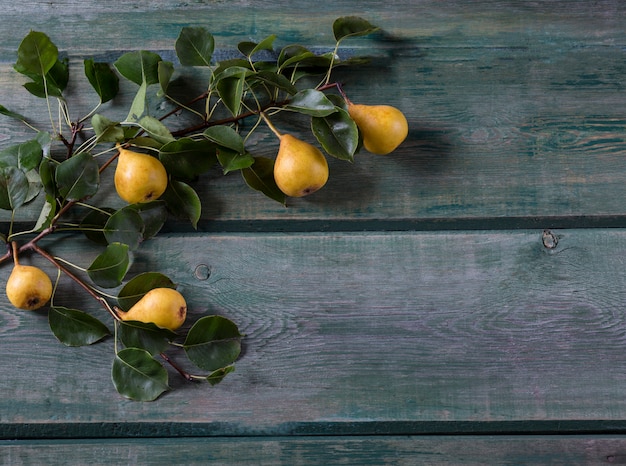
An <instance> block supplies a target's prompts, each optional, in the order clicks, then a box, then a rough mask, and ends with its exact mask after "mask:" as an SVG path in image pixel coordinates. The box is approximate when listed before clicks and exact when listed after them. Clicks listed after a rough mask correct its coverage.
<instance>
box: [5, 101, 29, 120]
mask: <svg viewBox="0 0 626 466" xmlns="http://www.w3.org/2000/svg"><path fill="white" fill-rule="evenodd" d="M0 115H4V116H8V117H10V118H15V119H16V120H21V121H26V117H24V116H22V115H20V114H19V113H15V112H12V111H11V110H9V109H7V108H6V107H5V106H3V105H0Z"/></svg>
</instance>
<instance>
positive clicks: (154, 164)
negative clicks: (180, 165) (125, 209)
mask: <svg viewBox="0 0 626 466" xmlns="http://www.w3.org/2000/svg"><path fill="white" fill-rule="evenodd" d="M117 149H118V150H119V152H120V155H119V158H118V161H117V167H116V169H115V178H114V181H115V189H116V191H117V194H118V195H119V196H120V197H121V198H122V199H124V200H125V201H126V202H128V203H129V204H135V203H137V202H149V201H154V200H155V199H158V198H159V197H161V195H162V194H163V193H164V192H165V189H166V188H167V172H166V171H165V167H164V166H163V164H162V163H161V161H160V160H159V159H157V158H155V157H152V156H151V155H148V154H142V153H141V152H134V151H131V150H128V149H124V148H122V147H121V146H120V145H119V144H118V145H117Z"/></svg>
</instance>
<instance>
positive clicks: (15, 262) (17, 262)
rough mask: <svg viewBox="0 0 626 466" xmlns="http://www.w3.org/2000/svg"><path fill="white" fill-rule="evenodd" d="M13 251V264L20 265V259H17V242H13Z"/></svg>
mask: <svg viewBox="0 0 626 466" xmlns="http://www.w3.org/2000/svg"><path fill="white" fill-rule="evenodd" d="M11 250H12V251H13V264H14V265H15V266H18V265H20V263H19V261H18V259H17V251H18V249H17V243H16V242H15V241H11Z"/></svg>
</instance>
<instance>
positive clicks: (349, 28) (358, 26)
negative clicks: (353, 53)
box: [333, 16, 380, 42]
mask: <svg viewBox="0 0 626 466" xmlns="http://www.w3.org/2000/svg"><path fill="white" fill-rule="evenodd" d="M379 29H380V28H379V27H377V26H374V25H373V24H371V23H370V22H369V21H367V20H365V19H363V18H359V17H358V16H343V17H341V18H337V19H336V20H335V21H334V22H333V34H334V35H335V39H336V40H337V42H339V41H341V40H343V39H345V38H346V37H356V36H365V35H367V34H371V33H372V32H375V31H378V30H379Z"/></svg>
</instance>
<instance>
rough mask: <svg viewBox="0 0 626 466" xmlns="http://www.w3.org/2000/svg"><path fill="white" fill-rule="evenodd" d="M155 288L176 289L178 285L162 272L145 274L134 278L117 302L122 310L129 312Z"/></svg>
mask: <svg viewBox="0 0 626 466" xmlns="http://www.w3.org/2000/svg"><path fill="white" fill-rule="evenodd" d="M154 288H173V289H176V285H175V284H174V282H173V281H172V280H171V279H170V278H169V277H167V276H166V275H163V274H162V273H160V272H144V273H141V274H139V275H137V276H136V277H133V279H132V280H130V281H129V282H128V283H126V285H124V287H123V288H122V289H121V290H120V292H119V295H118V296H117V302H118V304H119V306H120V308H122V309H123V310H125V311H128V310H129V309H130V308H131V307H133V306H134V305H135V303H136V302H137V301H139V300H140V299H141V298H142V297H143V295H145V294H146V293H147V292H148V291H150V290H153V289H154Z"/></svg>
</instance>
